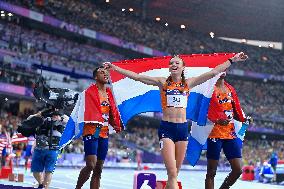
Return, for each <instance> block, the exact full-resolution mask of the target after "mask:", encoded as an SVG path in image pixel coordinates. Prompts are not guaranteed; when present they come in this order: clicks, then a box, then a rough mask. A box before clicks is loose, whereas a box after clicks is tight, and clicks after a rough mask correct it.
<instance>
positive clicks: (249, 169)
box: [242, 166, 254, 181]
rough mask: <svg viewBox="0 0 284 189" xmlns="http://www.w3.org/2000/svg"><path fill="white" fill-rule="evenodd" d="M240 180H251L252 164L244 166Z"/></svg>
mask: <svg viewBox="0 0 284 189" xmlns="http://www.w3.org/2000/svg"><path fill="white" fill-rule="evenodd" d="M242 180H244V181H253V180H254V167H253V166H244V167H243V174H242Z"/></svg>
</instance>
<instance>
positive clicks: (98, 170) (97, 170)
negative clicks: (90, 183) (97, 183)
mask: <svg viewBox="0 0 284 189" xmlns="http://www.w3.org/2000/svg"><path fill="white" fill-rule="evenodd" d="M102 171H103V166H102V165H96V167H95V170H94V173H93V174H94V176H95V177H97V178H101V175H102Z"/></svg>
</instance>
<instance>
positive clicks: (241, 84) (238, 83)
mask: <svg viewBox="0 0 284 189" xmlns="http://www.w3.org/2000/svg"><path fill="white" fill-rule="evenodd" d="M227 81H228V82H229V83H230V84H231V85H232V86H234V88H235V89H236V91H237V93H238V96H239V97H240V101H241V105H242V107H243V109H244V111H245V113H246V114H249V115H251V116H252V117H261V118H266V119H273V118H277V117H278V118H281V117H283V115H284V107H283V104H284V96H283V94H284V88H283V84H282V83H265V82H255V81H245V80H239V79H238V80H236V79H231V78H230V79H228V80H227Z"/></svg>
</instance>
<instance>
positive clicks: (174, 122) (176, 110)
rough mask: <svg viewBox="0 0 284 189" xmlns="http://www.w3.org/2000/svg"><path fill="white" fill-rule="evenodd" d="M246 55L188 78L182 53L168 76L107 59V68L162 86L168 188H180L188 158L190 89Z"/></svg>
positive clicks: (162, 141)
mask: <svg viewBox="0 0 284 189" xmlns="http://www.w3.org/2000/svg"><path fill="white" fill-rule="evenodd" d="M246 59H247V55H245V54H244V53H238V54H236V55H235V56H234V57H233V58H231V60H227V61H226V62H224V63H223V64H220V65H218V66H217V67H215V68H214V69H212V70H211V71H209V72H206V73H204V74H202V75H200V76H197V77H192V78H188V79H186V78H185V76H184V69H185V63H184V61H183V60H182V58H181V57H179V56H174V57H173V58H172V59H171V60H170V62H169V71H170V76H169V77H168V78H165V77H149V76H145V75H140V74H137V73H135V72H132V71H129V70H125V69H122V68H120V67H118V66H115V65H113V64H111V63H109V62H106V63H104V65H105V68H110V69H112V70H114V71H117V72H118V73H120V74H123V75H125V76H126V77H129V78H131V79H133V80H135V81H140V82H142V83H144V84H147V85H154V86H158V87H159V89H160V93H161V101H162V111H163V117H162V121H161V125H160V128H159V131H158V134H159V139H160V148H161V154H162V156H163V159H164V162H165V166H166V169H167V174H168V181H167V186H166V189H178V184H177V175H178V172H179V170H180V167H181V165H182V162H183V160H184V157H185V152H186V147H187V143H188V123H187V120H186V106H187V98H188V95H189V92H190V89H191V88H193V87H195V86H197V85H199V84H201V83H203V82H205V81H207V80H208V79H211V78H213V77H214V76H216V75H218V74H219V73H221V72H224V71H225V70H226V69H227V68H228V67H229V66H230V65H231V62H238V61H244V60H246Z"/></svg>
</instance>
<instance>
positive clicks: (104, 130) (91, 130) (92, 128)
mask: <svg viewBox="0 0 284 189" xmlns="http://www.w3.org/2000/svg"><path fill="white" fill-rule="evenodd" d="M100 102H101V111H102V114H103V118H104V125H103V126H102V127H101V130H100V134H99V136H100V137H102V138H108V133H109V129H108V120H109V111H110V105H109V101H108V98H105V97H101V96H100ZM96 128H97V124H94V123H85V125H84V129H83V136H86V135H94V134H95V132H96Z"/></svg>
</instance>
